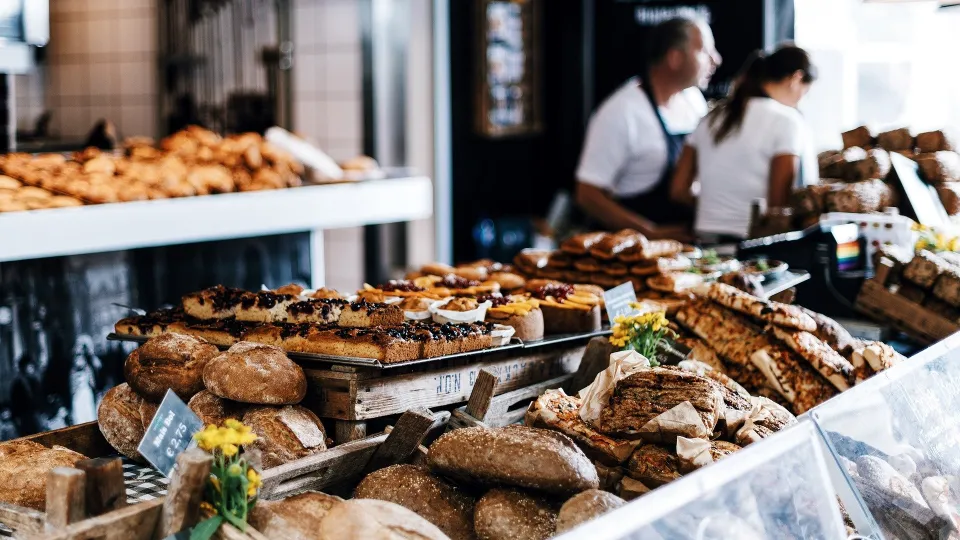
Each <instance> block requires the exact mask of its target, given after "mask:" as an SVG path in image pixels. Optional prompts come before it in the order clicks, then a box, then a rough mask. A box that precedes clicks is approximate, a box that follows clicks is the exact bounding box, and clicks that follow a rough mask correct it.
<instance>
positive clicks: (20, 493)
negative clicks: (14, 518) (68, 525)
mask: <svg viewBox="0 0 960 540" xmlns="http://www.w3.org/2000/svg"><path fill="white" fill-rule="evenodd" d="M84 459H87V457H86V456H84V455H82V454H78V453H76V452H74V451H73V450H69V449H67V448H64V447H62V446H54V447H53V448H47V447H46V446H43V445H42V444H38V443H35V442H32V441H25V440H14V441H10V442H6V443H3V444H0V464H2V466H0V502H4V503H8V504H15V505H17V506H25V507H27V508H33V509H36V510H44V508H45V506H46V500H47V472H49V471H50V470H51V469H54V468H56V467H73V466H74V465H75V464H76V463H77V462H78V461H81V460H84Z"/></svg>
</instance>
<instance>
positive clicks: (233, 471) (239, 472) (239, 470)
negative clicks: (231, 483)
mask: <svg viewBox="0 0 960 540" xmlns="http://www.w3.org/2000/svg"><path fill="white" fill-rule="evenodd" d="M227 474H229V475H230V476H243V467H241V466H240V464H239V463H234V464H233V465H231V466H229V467H227Z"/></svg>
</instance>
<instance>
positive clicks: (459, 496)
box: [354, 464, 476, 540]
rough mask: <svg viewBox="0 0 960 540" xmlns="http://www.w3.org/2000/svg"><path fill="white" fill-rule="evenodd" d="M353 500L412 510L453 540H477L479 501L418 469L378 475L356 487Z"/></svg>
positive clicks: (384, 471) (395, 468) (383, 471)
mask: <svg viewBox="0 0 960 540" xmlns="http://www.w3.org/2000/svg"><path fill="white" fill-rule="evenodd" d="M354 497H356V498H358V499H378V500H381V501H388V502H392V503H395V504H399V505H400V506H402V507H404V508H407V509H409V510H412V511H414V512H416V513H417V515H419V516H420V517H422V518H423V519H425V520H427V521H429V522H430V523H433V524H434V525H436V526H437V527H438V528H439V529H440V530H441V531H443V533H444V534H446V535H447V536H449V537H450V538H451V539H452V540H475V539H476V535H475V534H474V532H473V507H474V505H475V504H476V501H475V500H474V498H473V497H471V496H470V495H468V494H466V493H464V492H463V491H461V490H460V489H458V488H457V487H455V486H454V485H452V484H450V483H449V482H447V481H446V480H444V479H442V478H440V477H437V476H435V475H433V474H431V473H430V471H429V469H427V468H426V467H423V466H418V465H407V464H403V465H392V466H390V467H387V468H384V469H380V470H379V471H375V472H373V473H371V474H369V475H367V477H366V478H364V479H363V481H362V482H360V484H359V485H358V486H357V489H356V490H355V491H354Z"/></svg>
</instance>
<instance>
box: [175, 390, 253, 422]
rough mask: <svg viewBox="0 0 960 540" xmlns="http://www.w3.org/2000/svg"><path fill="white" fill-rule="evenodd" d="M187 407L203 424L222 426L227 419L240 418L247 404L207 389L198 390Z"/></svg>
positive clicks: (245, 410)
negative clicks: (225, 397)
mask: <svg viewBox="0 0 960 540" xmlns="http://www.w3.org/2000/svg"><path fill="white" fill-rule="evenodd" d="M187 407H189V408H190V410H191V411H193V412H194V413H196V415H197V416H199V417H200V420H203V424H204V425H211V424H213V425H215V426H222V425H223V423H224V422H226V421H227V419H228V418H229V419H233V420H238V421H239V420H240V419H241V418H243V415H244V413H246V412H247V408H248V406H247V405H245V404H243V403H237V402H236V401H230V400H228V399H223V398H222V397H219V396H217V395H216V394H214V393H213V392H210V391H209V390H203V391H201V392H198V393H197V394H196V395H195V396H193V397H192V398H190V402H189V403H187Z"/></svg>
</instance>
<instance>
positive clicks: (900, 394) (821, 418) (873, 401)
mask: <svg viewBox="0 0 960 540" xmlns="http://www.w3.org/2000/svg"><path fill="white" fill-rule="evenodd" d="M811 417H812V418H813V419H814V421H815V422H816V423H817V424H818V425H819V427H820V429H821V430H822V432H823V433H824V435H825V437H826V438H827V440H828V444H829V446H830V448H831V451H832V452H833V453H834V454H835V457H836V460H837V462H838V463H839V465H840V468H841V470H842V471H843V474H844V477H845V480H846V481H847V482H848V483H849V484H850V486H851V487H852V488H853V489H854V490H855V491H856V494H857V496H858V497H859V500H860V501H862V503H863V504H865V505H866V507H867V509H868V510H869V511H870V513H871V515H872V517H873V519H874V521H876V523H877V525H878V526H879V528H880V531H881V532H882V533H883V535H884V537H886V538H948V537H951V536H950V535H951V534H956V533H957V532H958V531H960V527H958V526H960V515H958V510H960V496H958V495H960V478H958V476H957V475H958V474H960V334H956V335H954V336H951V337H950V338H948V339H947V340H944V341H943V342H941V343H940V344H938V345H935V346H934V347H931V348H930V349H928V350H927V351H924V352H923V353H920V354H919V355H917V356H915V357H914V358H912V359H911V360H910V361H909V362H906V363H904V364H901V365H899V366H897V367H896V368H894V369H891V370H888V371H887V372H884V373H882V374H880V375H878V376H877V377H874V378H873V379H871V380H870V381H868V382H867V383H864V384H862V385H860V386H857V387H855V388H853V389H852V390H850V391H848V392H845V393H843V394H841V395H840V396H838V397H836V398H834V399H832V400H830V401H828V402H827V403H824V404H823V405H821V406H820V407H818V408H816V409H814V410H813V411H812V412H811ZM845 502H848V503H849V504H856V502H854V501H845Z"/></svg>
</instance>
